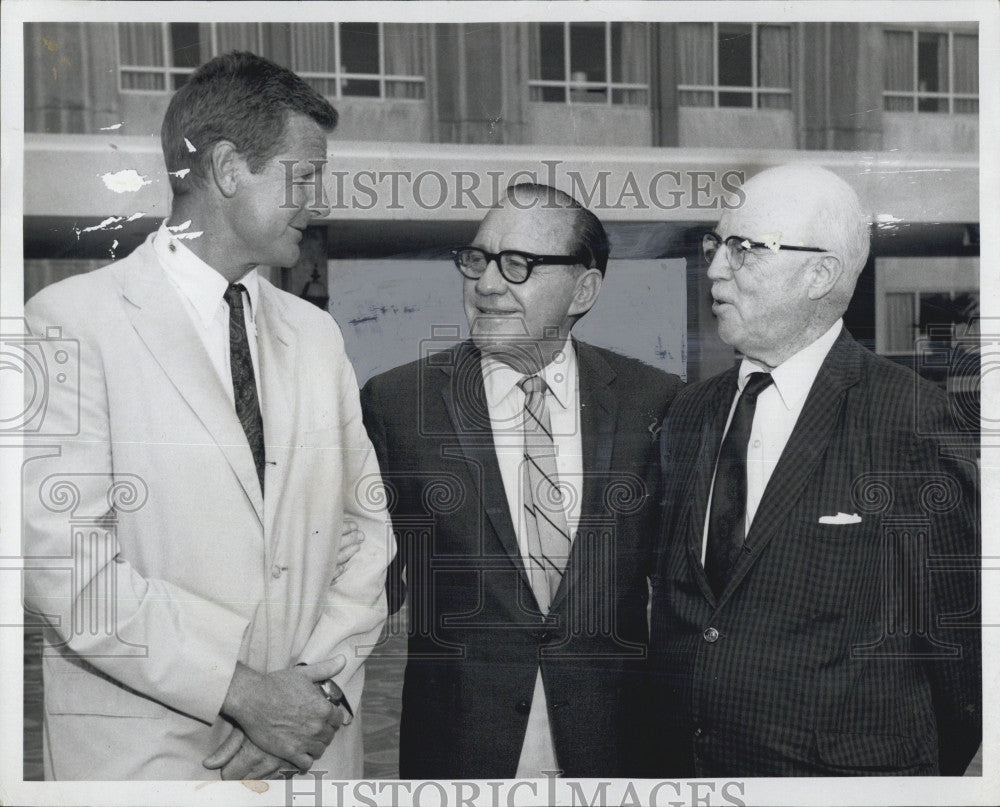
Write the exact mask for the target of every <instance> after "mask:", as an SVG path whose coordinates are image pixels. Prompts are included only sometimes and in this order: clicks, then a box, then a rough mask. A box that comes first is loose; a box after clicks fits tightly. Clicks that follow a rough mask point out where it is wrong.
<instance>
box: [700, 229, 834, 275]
mask: <svg viewBox="0 0 1000 807" xmlns="http://www.w3.org/2000/svg"><path fill="white" fill-rule="evenodd" d="M723 244H725V245H726V257H727V259H728V260H729V266H730V268H731V269H732V270H733V271H734V272H735V271H736V270H738V269H741V268H742V267H743V261H744V260H745V259H746V256H747V253H748V252H749V251H750V250H752V249H767V250H771V251H777V250H779V249H790V250H794V251H795V252H829V251H830V250H828V249H823V248H822V247H796V246H791V245H788V244H765V243H764V242H763V241H751V240H750V239H749V238H744V237H743V236H741V235H731V236H729V238H727V239H725V240H723V238H722V236H721V235H719V234H718V233H717V232H713V231H711V230H709V231H708V232H707V233H705V235H703V236H702V239H701V252H702V254H703V255H704V256H705V260H706V261H707V262H708V263H709V264H711V263H712V260H713V259H714V258H715V253H716V252H718V251H719V247H721V246H722V245H723Z"/></svg>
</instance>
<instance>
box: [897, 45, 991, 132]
mask: <svg viewBox="0 0 1000 807" xmlns="http://www.w3.org/2000/svg"><path fill="white" fill-rule="evenodd" d="M884 78H885V90H884V92H883V98H884V99H885V109H886V110H887V111H889V112H944V113H966V114H978V112H979V37H978V36H976V35H975V34H960V33H955V32H952V31H948V32H937V31H886V32H885V71H884Z"/></svg>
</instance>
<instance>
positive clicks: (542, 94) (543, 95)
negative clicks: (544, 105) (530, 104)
mask: <svg viewBox="0 0 1000 807" xmlns="http://www.w3.org/2000/svg"><path fill="white" fill-rule="evenodd" d="M531 100H532V101H547V102H554V103H557V104H558V103H562V102H564V101H565V100H566V88H565V87H532V88H531Z"/></svg>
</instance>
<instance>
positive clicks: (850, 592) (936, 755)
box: [649, 331, 982, 777]
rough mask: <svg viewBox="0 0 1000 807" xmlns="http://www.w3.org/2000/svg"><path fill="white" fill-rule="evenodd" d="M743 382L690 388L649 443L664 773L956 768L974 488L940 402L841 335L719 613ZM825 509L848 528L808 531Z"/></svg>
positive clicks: (975, 639)
mask: <svg viewBox="0 0 1000 807" xmlns="http://www.w3.org/2000/svg"><path fill="white" fill-rule="evenodd" d="M736 379H737V373H736V369H735V368H734V369H733V370H732V371H730V372H726V373H723V374H721V375H719V376H716V377H714V378H712V379H709V380H707V381H705V382H701V383H698V384H693V385H691V386H688V387H686V388H685V389H684V390H682V391H681V392H680V393H679V394H678V395H677V397H676V398H675V400H674V403H673V404H672V405H671V408H670V411H669V413H668V415H667V417H666V419H665V420H664V426H663V431H662V432H661V460H662V467H663V476H664V479H665V511H664V521H663V531H662V535H661V539H660V540H661V543H660V548H659V558H658V560H657V563H656V571H655V573H654V575H653V576H652V579H651V583H652V592H653V595H652V597H653V599H652V623H651V625H652V627H651V631H652V632H651V637H650V656H651V684H652V685H651V695H650V698H651V704H652V706H653V708H651V709H650V715H651V717H650V721H651V726H650V728H649V731H650V732H651V736H652V737H654V738H655V741H656V742H655V745H656V754H657V756H658V764H657V768H658V770H659V774H658V775H661V776H671V777H684V776H691V777H694V776H697V777H743V776H804V775H816V776H833V775H852V776H861V775H904V774H941V775H960V774H962V773H963V772H964V770H965V768H966V766H967V765H968V763H969V762H970V760H971V759H972V757H973V756H974V755H975V753H976V750H977V748H978V746H979V743H980V737H981V730H982V680H981V639H980V630H979V619H980V617H979V579H978V568H979V491H978V481H977V480H978V470H977V467H976V462H975V460H974V458H970V457H969V456H968V455H969V453H970V452H969V449H968V446H967V445H966V447H965V448H963V447H962V445H961V443H960V441H959V440H958V439H957V438H956V435H955V432H954V427H953V425H952V420H951V417H950V414H949V409H948V400H947V398H946V396H945V395H944V393H943V392H941V391H940V390H938V389H937V388H936V387H933V386H932V385H930V384H929V383H926V382H924V381H922V380H920V379H919V378H918V377H917V376H916V375H915V374H914V373H913V372H912V371H910V370H908V369H905V368H902V367H900V366H898V365H895V364H892V363H891V362H889V361H887V360H885V359H882V358H880V357H877V356H875V355H874V354H873V353H871V352H869V351H868V350H866V349H864V348H863V347H861V346H860V345H858V344H857V343H856V342H855V341H854V340H853V339H852V338H851V337H850V335H849V334H848V333H847V332H846V331H843V332H842V333H841V335H840V337H839V338H838V340H837V342H836V343H835V344H834V346H833V348H832V349H831V351H830V353H829V354H828V356H827V358H826V360H825V362H824V364H823V366H822V367H821V369H820V372H819V375H818V376H817V378H816V380H815V382H814V383H813V386H812V389H811V390H810V392H809V395H808V398H807V399H806V403H805V406H804V408H803V410H802V414H801V415H800V417H799V420H798V422H797V423H796V425H795V429H794V431H793V433H792V435H791V437H790V439H789V441H788V444H787V446H786V448H785V450H784V453H783V454H782V456H781V459H780V460H779V462H778V465H777V466H776V468H775V470H774V473H773V476H772V477H771V480H770V482H769V484H768V486H767V489H766V490H765V493H764V497H763V499H762V501H761V503H760V507H759V509H758V510H757V513H756V516H755V517H754V520H753V522H752V524H751V526H750V530H749V533H748V535H747V538H746V543H745V546H744V552H743V554H742V557H741V558H740V559H739V560H738V561H737V562H736V564H735V566H734V569H733V573H732V576H731V578H730V581H729V584H728V586H727V588H726V590H725V591H724V592H723V593H722V594H721V595H720V596H719V598H718V599H716V598H715V597H714V596H713V594H712V591H711V589H710V587H709V585H708V581H707V579H706V577H705V573H704V570H703V568H702V565H701V562H700V555H701V540H702V525H703V523H704V518H705V507H706V503H707V498H708V487H709V482H710V479H711V472H712V464H713V462H714V458H715V456H716V454H717V452H718V447H719V442H720V440H721V435H722V429H723V427H724V424H725V421H726V416H727V414H728V412H729V407H730V404H731V402H732V400H733V396H734V395H735V391H736ZM977 443H978V441H977ZM963 454H964V455H965V456H964V458H963ZM838 513H845V514H848V515H849V516H850V517H851V518H849V519H841V520H842V521H846V522H853V523H822V522H821V521H820V518H821V517H822V516H836V515H837V514H838ZM855 515H856V516H859V517H860V518H859V519H855V518H854V516H855ZM824 521H826V522H829V519H825V520H824Z"/></svg>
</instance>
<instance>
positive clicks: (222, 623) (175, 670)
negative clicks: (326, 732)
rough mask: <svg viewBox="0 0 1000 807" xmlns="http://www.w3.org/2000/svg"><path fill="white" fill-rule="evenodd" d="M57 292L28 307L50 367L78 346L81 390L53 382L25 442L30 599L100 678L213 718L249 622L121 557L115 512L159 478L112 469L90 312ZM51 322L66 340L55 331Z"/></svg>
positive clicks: (42, 356) (43, 361)
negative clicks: (35, 427)
mask: <svg viewBox="0 0 1000 807" xmlns="http://www.w3.org/2000/svg"><path fill="white" fill-rule="evenodd" d="M50 291H53V290H46V292H43V293H42V294H41V295H39V296H36V297H35V298H34V299H33V300H31V301H29V303H28V304H27V305H26V306H25V315H26V320H27V323H28V327H29V330H30V332H31V334H33V335H34V336H35V337H37V338H38V342H37V345H38V351H37V356H38V358H39V359H40V360H41V366H46V367H48V368H53V371H54V369H55V368H58V367H60V366H63V364H64V361H63V362H61V361H60V359H63V360H64V359H65V355H62V356H61V355H60V353H59V351H60V350H63V349H66V348H67V347H68V349H69V351H70V355H71V357H72V356H73V354H74V352H75V351H76V350H77V349H78V350H79V365H78V366H79V373H80V375H79V386H78V388H74V386H73V385H72V384H60V383H53V384H50V385H49V386H48V388H47V390H46V394H45V397H44V399H43V401H42V406H43V411H42V413H41V415H40V417H41V422H40V425H39V428H38V430H37V431H36V432H34V435H33V436H30V437H29V438H28V439H26V441H25V443H26V450H25V463H24V466H23V478H22V482H23V489H22V492H23V499H22V502H23V526H24V554H25V567H26V571H25V574H24V596H25V605H26V607H27V608H29V609H31V610H32V611H34V612H36V613H38V614H42V615H45V618H46V620H47V622H48V624H49V625H50V627H51V628H52V629H53V630H54V631H55V632H56V634H58V636H59V638H60V639H61V640H62V642H63V643H64V649H65V648H68V649H70V650H72V651H73V653H75V654H76V656H78V657H79V658H80V659H81V660H83V662H85V663H86V664H88V665H90V666H91V667H93V668H95V669H96V670H98V671H99V672H100V673H101V674H103V675H105V676H107V677H108V678H110V679H112V680H113V681H114V682H117V683H118V684H121V685H124V686H125V687H128V688H130V689H133V690H135V691H136V692H139V693H141V694H143V695H146V696H148V697H150V698H153V699H155V700H157V701H159V702H161V703H163V704H166V705H167V706H169V707H171V708H173V709H176V710H178V711H180V712H183V713H185V714H188V715H191V716H192V717H195V718H198V719H201V720H204V721H206V722H211V721H213V720H214V719H215V717H216V716H217V715H218V713H219V710H220V709H221V708H222V702H223V700H224V699H225V696H226V692H227V691H228V688H229V683H230V680H231V678H232V675H233V671H234V669H235V667H236V660H237V657H238V654H239V651H240V646H241V643H242V640H243V634H244V631H245V630H246V627H247V624H248V623H247V620H246V619H245V618H244V617H242V616H240V615H238V614H236V613H234V612H233V611H230V610H229V609H227V608H225V607H224V606H222V605H220V604H218V603H216V602H212V601H209V600H206V599H203V598H201V597H200V596H197V595H195V594H193V593H192V592H190V591H186V590H184V589H182V588H180V587H178V586H176V585H174V584H172V583H169V582H167V581H165V580H159V579H153V578H149V577H144V576H143V575H141V574H140V573H139V572H138V571H137V570H136V569H135V567H134V566H133V565H132V564H131V563H129V562H128V561H126V560H125V559H124V558H122V557H121V554H120V551H121V541H120V538H121V539H124V538H125V536H119V532H118V529H119V528H118V526H117V522H118V512H119V511H120V510H122V509H127V508H128V507H130V506H133V505H135V504H136V501H137V499H135V498H133V493H135V492H136V491H138V493H136V495H137V496H138V497H139V498H141V495H142V494H141V488H142V486H144V485H147V484H152V483H153V480H137V479H135V478H130V477H129V476H128V475H125V474H121V473H118V474H117V475H116V471H118V469H115V467H114V463H113V453H112V443H111V421H110V418H111V417H112V416H113V413H111V412H109V395H108V390H107V388H106V380H105V375H104V370H103V362H102V354H101V345H100V343H99V340H98V339H97V338H96V336H95V335H93V334H91V333H90V332H89V329H88V326H87V323H88V322H89V320H86V319H84V317H86V316H87V315H88V314H91V312H88V311H86V310H83V309H84V308H85V307H84V306H81V305H80V303H79V301H76V300H71V299H65V296H66V295H65V293H64V294H63V298H60V296H59V293H49V292H50ZM78 311H81V312H82V313H81V314H78V313H77V312H78ZM54 328H58V329H59V331H58V337H57V336H56V332H55V331H52V332H51V333H50V331H49V329H54ZM47 335H48V337H49V338H46V336H47ZM70 363H72V358H71V362H70ZM74 369H75V368H70V373H72V372H73V370H74ZM30 386H31V385H30V384H26V387H30ZM31 392H32V390H31V389H26V393H27V394H28V395H30V394H31ZM47 435H48V436H47ZM140 504H141V502H140ZM121 529H124V527H122V528H121ZM160 538H161V539H162V540H165V541H168V540H170V536H169V535H167V534H164V535H162V536H160Z"/></svg>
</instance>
